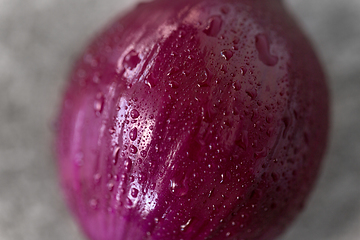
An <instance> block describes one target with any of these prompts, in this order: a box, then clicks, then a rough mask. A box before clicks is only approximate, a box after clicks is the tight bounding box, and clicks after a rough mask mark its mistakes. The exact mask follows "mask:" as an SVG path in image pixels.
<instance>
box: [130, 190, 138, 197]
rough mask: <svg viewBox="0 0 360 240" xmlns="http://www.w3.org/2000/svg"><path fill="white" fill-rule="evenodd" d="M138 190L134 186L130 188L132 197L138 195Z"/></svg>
mask: <svg viewBox="0 0 360 240" xmlns="http://www.w3.org/2000/svg"><path fill="white" fill-rule="evenodd" d="M138 193H139V190H137V189H136V188H132V189H131V196H132V197H133V198H136V197H137V196H138Z"/></svg>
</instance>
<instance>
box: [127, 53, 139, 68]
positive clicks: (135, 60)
mask: <svg viewBox="0 0 360 240" xmlns="http://www.w3.org/2000/svg"><path fill="white" fill-rule="evenodd" d="M139 62H140V58H139V55H138V53H137V52H136V51H135V50H131V51H130V52H129V53H128V54H127V55H126V56H125V58H124V67H125V68H128V69H134V68H135V67H136V66H137V65H138V64H139Z"/></svg>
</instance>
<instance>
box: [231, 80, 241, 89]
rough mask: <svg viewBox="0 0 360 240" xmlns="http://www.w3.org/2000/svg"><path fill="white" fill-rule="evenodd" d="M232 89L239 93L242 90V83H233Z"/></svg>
mask: <svg viewBox="0 0 360 240" xmlns="http://www.w3.org/2000/svg"><path fill="white" fill-rule="evenodd" d="M232 87H233V88H234V89H235V91H239V90H240V89H241V84H240V81H234V82H233V83H232Z"/></svg>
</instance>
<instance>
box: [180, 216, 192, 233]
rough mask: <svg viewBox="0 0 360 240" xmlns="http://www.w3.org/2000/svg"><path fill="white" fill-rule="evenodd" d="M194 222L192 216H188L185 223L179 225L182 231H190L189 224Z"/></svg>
mask: <svg viewBox="0 0 360 240" xmlns="http://www.w3.org/2000/svg"><path fill="white" fill-rule="evenodd" d="M193 222H194V219H193V218H190V219H189V220H188V221H187V222H186V223H185V224H183V225H181V226H180V230H181V231H182V232H190V231H191V230H192V228H191V225H192V223H193Z"/></svg>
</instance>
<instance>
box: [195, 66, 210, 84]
mask: <svg viewBox="0 0 360 240" xmlns="http://www.w3.org/2000/svg"><path fill="white" fill-rule="evenodd" d="M211 76H212V74H211V72H210V71H209V69H207V68H205V69H204V70H203V71H201V72H200V73H196V77H197V79H198V85H199V86H200V87H206V86H209V83H208V81H209V79H210V78H211Z"/></svg>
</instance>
